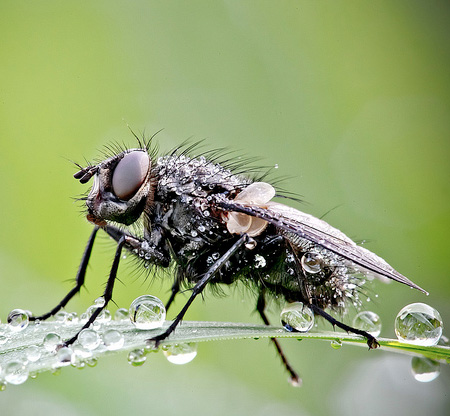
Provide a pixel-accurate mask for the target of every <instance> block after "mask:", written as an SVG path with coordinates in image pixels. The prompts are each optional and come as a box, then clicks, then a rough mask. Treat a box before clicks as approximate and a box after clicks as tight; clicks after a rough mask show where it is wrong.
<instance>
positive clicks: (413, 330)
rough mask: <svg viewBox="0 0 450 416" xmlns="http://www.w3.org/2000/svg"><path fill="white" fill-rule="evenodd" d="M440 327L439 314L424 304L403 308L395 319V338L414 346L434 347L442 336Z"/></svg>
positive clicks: (413, 304)
mask: <svg viewBox="0 0 450 416" xmlns="http://www.w3.org/2000/svg"><path fill="white" fill-rule="evenodd" d="M442 327H443V322H442V318H441V316H440V315H439V312H438V311H437V310H436V309H434V308H432V307H431V306H428V305H426V304H424V303H412V304H410V305H407V306H405V307H404V308H403V309H402V310H401V311H400V312H399V313H398V315H397V317H396V318H395V334H396V335H397V338H398V339H399V340H400V341H404V342H409V343H411V344H416V345H423V346H430V345H436V344H437V343H438V342H439V338H440V337H441V335H442Z"/></svg>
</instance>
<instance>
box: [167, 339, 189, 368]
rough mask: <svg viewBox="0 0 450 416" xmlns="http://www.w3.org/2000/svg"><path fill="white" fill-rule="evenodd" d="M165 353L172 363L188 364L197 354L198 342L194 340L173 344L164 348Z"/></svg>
mask: <svg viewBox="0 0 450 416" xmlns="http://www.w3.org/2000/svg"><path fill="white" fill-rule="evenodd" d="M163 354H164V355H165V356H166V358H167V361H169V362H171V363H172V364H178V365H182V364H187V363H190V362H191V361H192V360H193V359H194V358H195V357H196V356H197V344H196V343H192V342H190V343H181V344H172V345H169V346H168V347H167V348H164V349H163Z"/></svg>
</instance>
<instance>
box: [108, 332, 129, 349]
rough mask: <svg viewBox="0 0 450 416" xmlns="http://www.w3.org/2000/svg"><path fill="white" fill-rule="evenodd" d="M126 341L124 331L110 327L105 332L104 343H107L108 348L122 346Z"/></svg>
mask: <svg viewBox="0 0 450 416" xmlns="http://www.w3.org/2000/svg"><path fill="white" fill-rule="evenodd" d="M124 342H125V338H124V337H123V335H122V333H121V332H119V331H116V330H115V329H110V330H109V331H106V332H105V333H104V334H103V343H104V344H105V347H106V349H108V350H110V351H113V350H118V349H120V348H122V347H123V344H124Z"/></svg>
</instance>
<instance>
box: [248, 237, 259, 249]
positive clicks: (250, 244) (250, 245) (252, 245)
mask: <svg viewBox="0 0 450 416" xmlns="http://www.w3.org/2000/svg"><path fill="white" fill-rule="evenodd" d="M256 244H257V243H256V240H255V239H253V238H249V239H248V241H247V242H246V243H245V248H246V249H247V250H253V249H254V248H255V247H256Z"/></svg>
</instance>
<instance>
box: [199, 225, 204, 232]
mask: <svg viewBox="0 0 450 416" xmlns="http://www.w3.org/2000/svg"><path fill="white" fill-rule="evenodd" d="M198 230H199V231H200V232H201V233H204V232H205V227H204V226H203V225H199V227H198Z"/></svg>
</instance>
